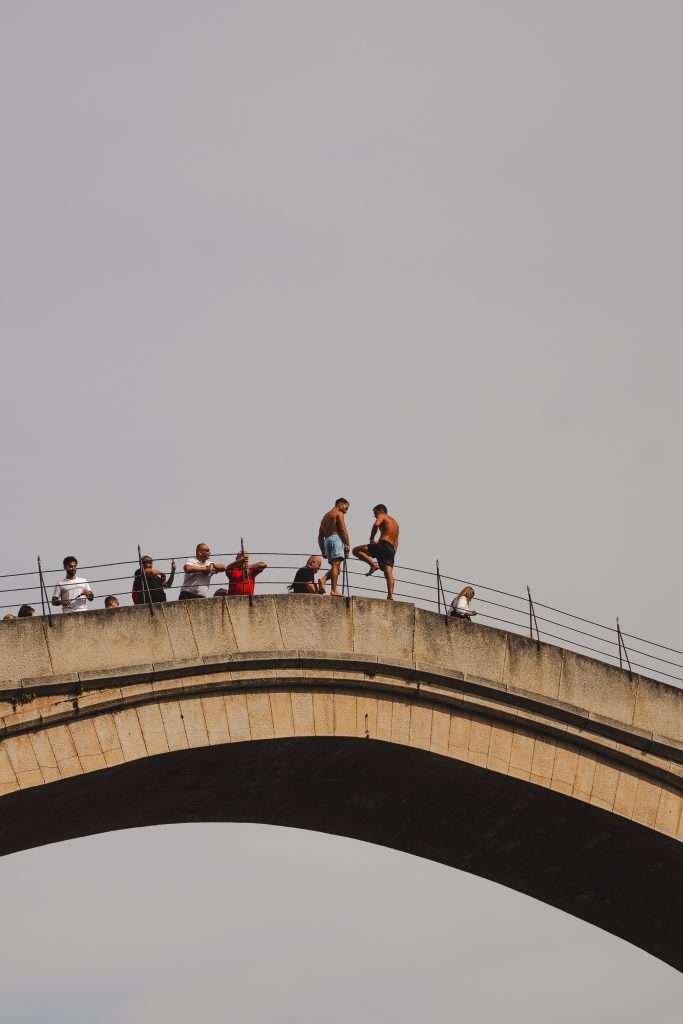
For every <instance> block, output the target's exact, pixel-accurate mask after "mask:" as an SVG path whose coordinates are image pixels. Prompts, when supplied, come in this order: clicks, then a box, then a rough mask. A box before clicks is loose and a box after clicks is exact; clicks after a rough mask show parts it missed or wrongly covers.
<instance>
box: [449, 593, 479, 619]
mask: <svg viewBox="0 0 683 1024" xmlns="http://www.w3.org/2000/svg"><path fill="white" fill-rule="evenodd" d="M473 597H474V587H470V586H467V587H463V588H462V590H461V591H460V593H459V594H458V596H457V597H454V598H453V600H452V601H451V615H453V616H454V617H455V618H456V619H465V621H466V622H470V621H471V620H472V617H473V616H474V615H476V614H477V613H476V612H475V611H474V609H473V608H471V607H470V601H471V600H472V598H473Z"/></svg>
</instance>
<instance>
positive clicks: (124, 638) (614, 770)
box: [0, 595, 683, 969]
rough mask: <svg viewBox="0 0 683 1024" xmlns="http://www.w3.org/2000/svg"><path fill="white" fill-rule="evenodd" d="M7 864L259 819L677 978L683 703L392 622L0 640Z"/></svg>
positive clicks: (206, 608)
mask: <svg viewBox="0 0 683 1024" xmlns="http://www.w3.org/2000/svg"><path fill="white" fill-rule="evenodd" d="M0 680H2V681H1V682H0V717H1V721H0V853H1V854H6V853H10V852H13V851H17V850H22V849H26V848H29V847H32V846H38V845H41V844H44V843H51V842H55V841H58V840H63V839H68V838H73V837H76V836H83V835H88V834H91V833H95V832H102V831H107V830H112V829H118V828H129V827H133V826H140V825H150V824H159V823H168V822H187V821H251V822H264V823H270V824H279V825H289V826H296V827H300V828H307V829H315V830H319V831H323V832H329V833H335V834H338V835H344V836H351V837H355V838H358V839H363V840H366V841H369V842H374V843H379V844H382V845H385V846H390V847H393V848H395V849H398V850H404V851H407V852H409V853H413V854H417V855H420V856H422V857H427V858H430V859H432V860H436V861H440V862H442V863H444V864H448V865H452V866H454V867H458V868H461V869H462V870H465V871H469V872H472V873H474V874H477V875H481V876H483V877H485V878H489V879H493V880H494V881H497V882H499V883H502V884H503V885H507V886H510V887H512V888H514V889H517V890H519V891H521V892H524V893H527V894H529V895H530V896H533V897H535V898H537V899H540V900H543V901H544V902H546V903H548V904H551V905H552V906H555V907H558V908H560V909H562V910H564V911H566V912H568V913H570V914H573V915H575V916H576V917H579V918H582V919H583V920H585V921H589V922H592V923H593V924H595V925H598V926H600V927H602V928H604V929H606V930H607V931H609V932H612V933H613V934H615V935H618V936H621V937H622V938H624V939H626V940H628V941H630V942H632V943H634V944H636V945H637V946H640V947H642V948H643V949H644V950H647V951H648V952H650V953H652V954H653V955H654V956H657V957H659V958H661V959H662V960H665V961H667V962H668V963H670V964H672V965H673V966H675V967H677V968H678V969H681V968H682V967H683V943H682V942H681V938H680V935H681V932H680V922H681V920H683V885H681V879H682V878H683V820H682V807H683V691H681V690H678V689H675V688H673V687H670V686H667V685H665V684H663V683H659V682H656V681H654V680H651V679H647V678H644V677H640V676H633V677H632V678H631V677H629V675H628V674H627V673H626V672H622V671H621V670H619V669H617V668H613V667H611V666H608V665H605V664H603V663H602V662H598V661H594V660H592V659H590V658H586V657H583V656H581V655H578V654H574V653H572V652H570V651H567V650H563V649H560V648H557V647H553V646H549V645H546V644H536V643H535V642H533V641H531V640H527V639H525V638H524V637H520V636H518V635H516V634H511V633H505V632H502V631H500V630H496V629H491V628H487V627H483V626H478V625H475V624H474V623H467V622H463V621H459V620H455V619H450V620H447V619H444V618H443V617H439V616H437V615H436V614H434V613H433V612H427V611H422V610H420V609H418V608H415V607H414V606H413V605H410V604H405V603H393V604H392V603H389V602H386V601H379V600H368V599H364V598H353V599H351V600H348V601H347V600H346V599H338V600H333V599H331V598H325V599H323V598H320V597H317V596H312V595H311V596H308V595H304V596H292V597H289V596H258V597H256V598H254V599H253V602H251V603H250V601H249V600H248V599H247V598H230V599H219V598H215V599H212V600H206V601H192V602H182V603H177V602H176V603H173V604H166V605H163V606H157V608H156V609H155V610H154V614H153V615H152V614H151V613H150V610H149V609H148V608H144V607H142V608H140V607H138V608H125V609H120V610H119V611H115V612H108V611H97V612H89V613H87V614H83V615H64V616H56V617H55V619H54V621H53V626H52V627H50V625H49V624H48V621H47V620H46V619H23V620H19V621H16V622H11V623H0Z"/></svg>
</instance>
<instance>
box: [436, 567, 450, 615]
mask: <svg viewBox="0 0 683 1024" xmlns="http://www.w3.org/2000/svg"><path fill="white" fill-rule="evenodd" d="M436 598H437V608H438V614H439V615H440V614H441V605H442V604H443V614H444V618H445V619H447V618H448V604H447V603H446V592H445V591H444V588H443V582H442V579H441V569H440V567H439V559H438V558H437V560H436Z"/></svg>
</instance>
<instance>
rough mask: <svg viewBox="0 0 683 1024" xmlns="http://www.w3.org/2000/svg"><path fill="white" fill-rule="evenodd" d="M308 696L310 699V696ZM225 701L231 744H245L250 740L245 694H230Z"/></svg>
mask: <svg viewBox="0 0 683 1024" xmlns="http://www.w3.org/2000/svg"><path fill="white" fill-rule="evenodd" d="M308 696H309V697H310V694H308ZM223 700H224V701H225V710H226V712H227V715H228V728H229V730H230V742H231V743H243V742H245V741H246V740H250V739H251V731H250V728H249V712H248V710H247V698H246V697H245V695H244V694H243V693H230V694H227V695H226V696H225V697H224V698H223Z"/></svg>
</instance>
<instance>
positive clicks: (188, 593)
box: [178, 590, 204, 601]
mask: <svg viewBox="0 0 683 1024" xmlns="http://www.w3.org/2000/svg"><path fill="white" fill-rule="evenodd" d="M193 597H204V595H203V594H198V593H197V592H196V591H194V590H181V591H180V593H179V594H178V600H179V601H189V600H190V599H191V598H193Z"/></svg>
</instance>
